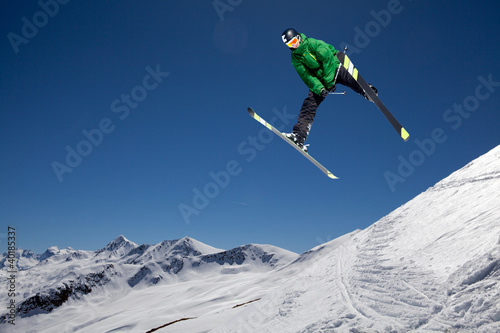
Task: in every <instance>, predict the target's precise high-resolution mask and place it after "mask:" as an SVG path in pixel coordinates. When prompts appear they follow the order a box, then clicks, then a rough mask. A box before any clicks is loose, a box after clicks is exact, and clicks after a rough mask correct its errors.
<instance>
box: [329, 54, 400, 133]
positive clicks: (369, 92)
mask: <svg viewBox="0 0 500 333" xmlns="http://www.w3.org/2000/svg"><path fill="white" fill-rule="evenodd" d="M337 58H338V59H339V61H340V63H341V65H342V66H344V67H345V69H347V71H348V72H349V74H351V75H352V77H353V78H354V79H355V80H356V81H357V82H358V83H359V85H360V86H361V88H363V90H364V91H365V92H366V94H367V95H368V97H370V98H371V99H372V101H373V102H374V103H375V105H376V106H377V107H378V109H379V110H380V111H382V113H383V114H384V116H385V117H386V118H387V120H389V122H390V123H391V125H392V127H394V129H395V130H396V132H398V134H399V136H400V137H401V138H402V139H403V140H404V141H407V140H408V139H409V138H410V134H408V132H407V131H406V130H405V129H404V127H403V126H401V124H400V123H399V122H398V121H397V120H396V118H394V116H393V115H392V113H391V112H390V111H389V110H388V109H387V107H386V106H385V105H384V103H382V101H381V100H380V98H378V96H377V95H376V94H375V92H374V91H373V90H372V89H371V88H370V86H369V85H368V83H367V82H366V81H365V79H364V78H363V77H362V76H361V74H359V72H358V70H357V69H356V68H355V67H354V65H353V63H352V62H351V60H350V59H349V57H348V56H347V55H346V54H345V53H344V52H340V51H339V52H337Z"/></svg>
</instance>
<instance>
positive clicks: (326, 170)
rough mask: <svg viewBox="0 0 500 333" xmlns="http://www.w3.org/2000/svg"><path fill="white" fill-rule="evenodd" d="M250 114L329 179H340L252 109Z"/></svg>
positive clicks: (249, 111) (249, 109) (249, 110)
mask: <svg viewBox="0 0 500 333" xmlns="http://www.w3.org/2000/svg"><path fill="white" fill-rule="evenodd" d="M248 113H249V114H250V115H251V116H252V117H253V118H254V119H255V120H257V121H258V122H259V123H261V124H262V125H264V126H265V127H267V128H268V129H269V130H270V131H272V132H273V133H274V134H276V135H277V136H279V137H280V138H282V139H283V140H285V142H287V143H288V144H289V145H291V146H292V147H293V148H295V149H296V150H297V151H299V152H300V153H301V154H302V155H304V157H305V158H307V159H308V160H309V161H310V162H311V163H312V164H314V165H315V166H316V167H318V168H319V169H320V170H321V171H323V172H324V173H325V174H326V175H327V176H328V177H330V178H331V179H338V177H335V176H334V175H333V174H332V173H331V172H330V171H328V169H327V168H325V167H324V166H323V165H321V163H319V162H318V161H316V160H315V159H314V158H313V157H312V156H311V155H309V154H308V153H306V152H305V151H303V150H302V149H300V148H299V147H298V146H297V145H296V144H295V143H293V142H292V141H291V140H289V139H288V138H287V137H286V136H284V135H283V133H281V132H280V131H278V130H277V129H276V128H275V127H274V126H273V125H271V124H269V123H268V122H267V121H265V120H264V119H262V118H261V117H260V116H259V115H258V114H257V113H255V111H254V110H253V109H252V108H248Z"/></svg>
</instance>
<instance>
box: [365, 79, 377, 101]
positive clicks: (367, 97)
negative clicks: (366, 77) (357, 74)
mask: <svg viewBox="0 0 500 333" xmlns="http://www.w3.org/2000/svg"><path fill="white" fill-rule="evenodd" d="M368 85H369V86H370V88H371V89H372V90H373V91H374V92H375V95H377V96H378V90H377V88H375V87H374V86H373V85H372V84H371V83H368ZM365 98H366V99H367V100H369V101H370V102H372V103H373V100H372V99H371V98H370V96H368V95H367V94H365Z"/></svg>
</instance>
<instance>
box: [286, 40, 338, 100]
mask: <svg viewBox="0 0 500 333" xmlns="http://www.w3.org/2000/svg"><path fill="white" fill-rule="evenodd" d="M337 52H338V51H337V50H336V49H335V48H334V47H333V46H332V45H329V44H327V43H325V42H323V41H321V40H318V39H314V38H307V37H306V36H305V35H304V34H302V33H301V34H300V46H299V47H298V48H296V49H294V50H292V64H293V67H295V70H296V71H297V73H299V76H300V78H301V79H302V81H304V83H305V84H306V85H307V86H308V87H309V89H310V90H311V91H312V92H313V93H315V94H317V95H320V94H321V90H322V89H324V88H325V89H329V88H331V87H332V86H333V85H334V84H335V82H334V80H335V72H336V70H337V68H338V67H339V65H340V61H339V60H338V59H337V57H336V56H335V55H336V54H337Z"/></svg>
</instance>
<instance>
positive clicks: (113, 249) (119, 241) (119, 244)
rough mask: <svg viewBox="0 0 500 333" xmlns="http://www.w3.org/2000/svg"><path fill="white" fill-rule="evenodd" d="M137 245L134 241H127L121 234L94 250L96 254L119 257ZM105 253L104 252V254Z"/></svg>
mask: <svg viewBox="0 0 500 333" xmlns="http://www.w3.org/2000/svg"><path fill="white" fill-rule="evenodd" d="M137 246H138V245H137V244H136V243H134V242H131V241H129V240H128V239H127V238H125V237H124V236H123V235H120V236H118V237H116V238H115V239H114V240H112V241H111V242H110V243H109V244H108V245H106V246H105V247H104V248H102V249H100V250H98V251H97V252H96V256H102V255H104V256H107V257H108V258H111V257H121V256H124V255H126V254H127V253H129V252H130V251H131V250H132V249H134V248H136V247H137ZM104 253H106V254H104Z"/></svg>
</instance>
